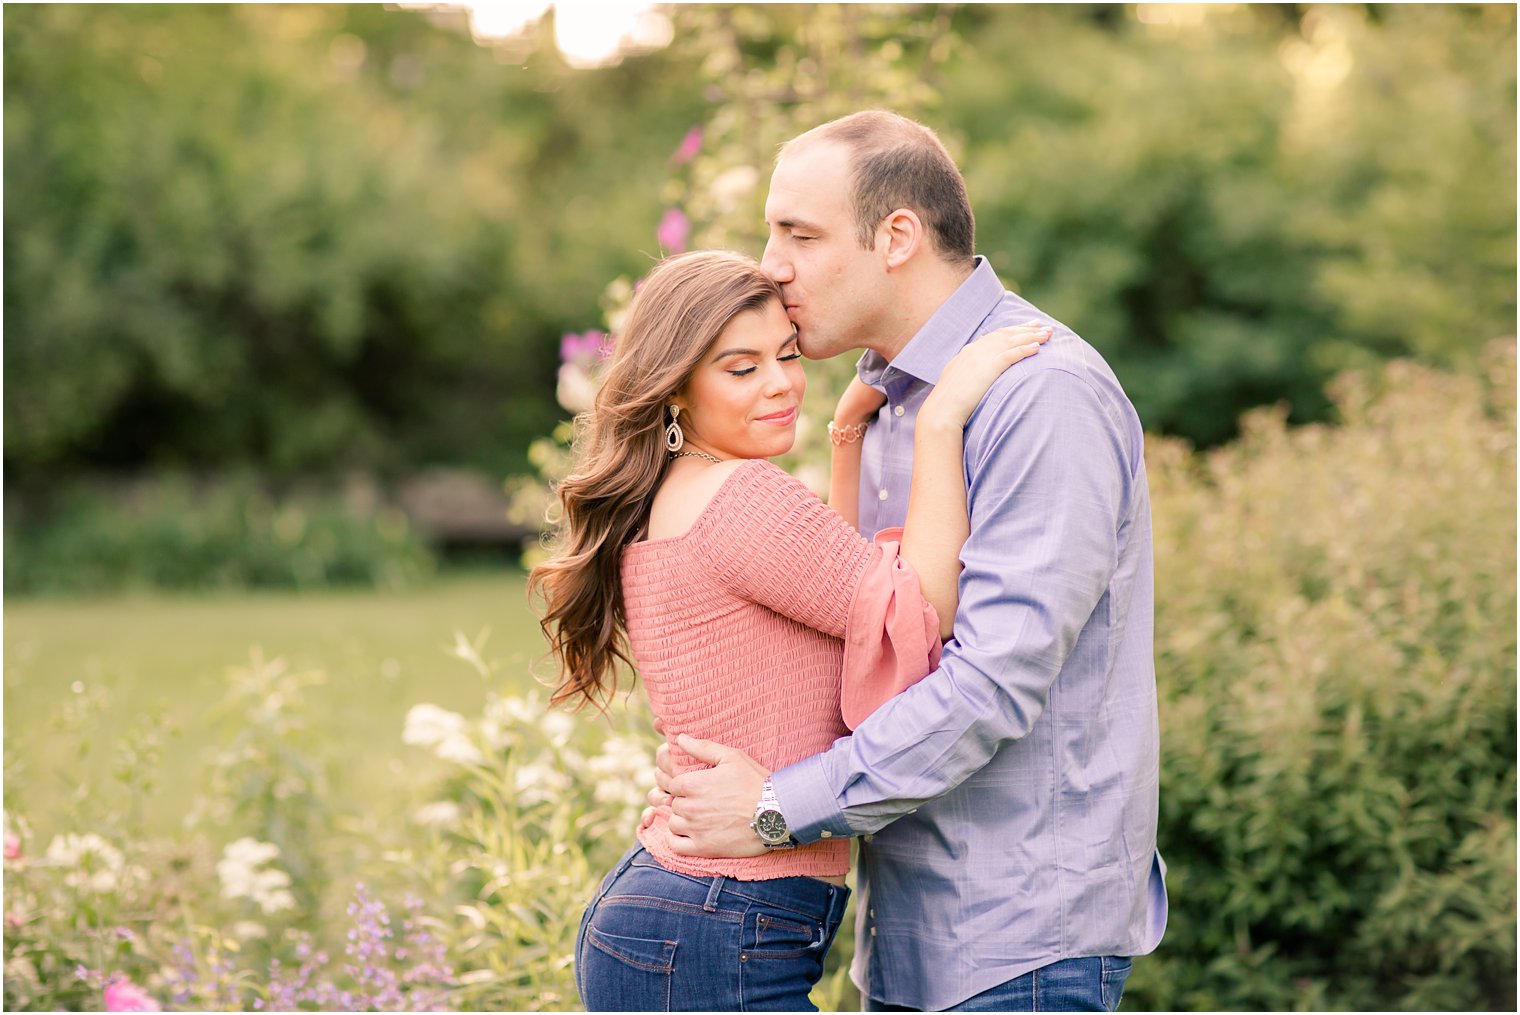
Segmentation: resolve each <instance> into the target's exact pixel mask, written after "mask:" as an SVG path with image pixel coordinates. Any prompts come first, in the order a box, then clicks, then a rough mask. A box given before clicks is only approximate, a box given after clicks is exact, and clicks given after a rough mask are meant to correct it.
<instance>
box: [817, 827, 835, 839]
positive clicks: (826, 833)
mask: <svg viewBox="0 0 1520 1015" xmlns="http://www.w3.org/2000/svg"><path fill="white" fill-rule="evenodd" d="M833 837H834V833H833V832H831V831H829V830H828V829H827V828H825V829H824V830H823V831H821V832H819V833H818V838H820V839H832V838H833Z"/></svg>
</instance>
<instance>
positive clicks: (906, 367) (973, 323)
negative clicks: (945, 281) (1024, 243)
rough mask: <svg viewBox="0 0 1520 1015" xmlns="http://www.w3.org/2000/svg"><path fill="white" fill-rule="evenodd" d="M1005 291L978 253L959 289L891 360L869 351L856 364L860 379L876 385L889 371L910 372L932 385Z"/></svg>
mask: <svg viewBox="0 0 1520 1015" xmlns="http://www.w3.org/2000/svg"><path fill="white" fill-rule="evenodd" d="M1004 292H1005V290H1004V289H1003V283H1002V281H1001V280H999V279H998V277H997V273H996V272H995V271H993V270H992V265H990V264H988V263H987V259H986V258H985V257H981V256H978V257H977V259H976V267H975V268H974V269H972V272H971V274H970V276H969V277H967V279H966V281H964V282H962V283H961V284H960V288H958V289H956V290H955V292H953V293H951V294H950V298H949V299H947V300H946V301H945V302H944V303H941V304H940V307H939V309H938V310H936V311H935V312H934V316H933V317H931V318H929V320H928V321H926V322H925V323H924V326H923V327H922V328H919V329H918V333H917V334H915V335H914V336H913V337H912V338H910V339H909V340H908V344H907V345H905V346H903V348H902V351H901V352H899V353H898V354H897V356H896V357H895V358H893V359H892V360H891V361H890V362H889V361H888V360H887V359H886V357H884V356H882V355H881V354H880V353H878V352H875V351H874V350H867V351H866V354H865V355H864V356H862V357H860V362H859V363H857V364H856V365H855V372H856V373H857V374H859V375H860V379H861V380H862V381H865V382H866V383H867V384H870V385H872V386H873V387H881V386H882V385H883V384H885V383H886V381H887V380H888V377H887V372H888V371H889V370H890V371H893V372H898V373H904V374H908V375H910V376H912V377H916V378H918V379H919V380H921V381H924V382H926V383H929V384H933V383H935V382H936V381H938V380H939V375H940V372H941V371H942V370H944V369H945V365H946V364H948V363H949V362H950V359H951V357H953V356H954V355H955V354H956V353H957V352H960V350H961V347H962V346H964V345H965V344H966V343H967V342H968V341H969V340H970V339H971V337H972V336H973V335H974V334H976V330H977V328H979V327H980V326H981V324H982V322H983V321H985V320H986V319H987V315H988V314H990V313H992V311H993V308H995V307H996V306H997V305H998V303H999V302H1000V301H1001V300H1002V299H1003V295H1004Z"/></svg>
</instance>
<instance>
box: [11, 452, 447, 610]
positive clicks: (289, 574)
mask: <svg viewBox="0 0 1520 1015" xmlns="http://www.w3.org/2000/svg"><path fill="white" fill-rule="evenodd" d="M433 566H434V562H433V557H432V554H431V552H430V551H429V550H428V549H427V548H426V547H425V546H424V545H423V543H422V541H421V540H420V538H419V537H418V535H417V534H416V533H415V532H414V531H413V530H412V529H411V528H410V527H409V525H408V523H407V520H406V516H405V515H403V514H401V513H400V512H399V511H397V510H395V509H380V510H378V511H370V512H356V511H354V510H351V509H349V508H348V507H346V506H345V505H344V504H343V503H342V502H341V500H340V499H338V498H337V497H335V496H332V495H320V496H307V497H296V496H290V497H286V498H284V499H282V500H280V501H276V500H275V499H274V498H273V497H271V496H270V495H269V494H268V493H266V492H265V491H264V490H262V489H261V488H260V485H259V484H258V483H257V482H256V481H255V480H254V479H253V478H252V477H251V476H249V475H247V474H242V475H234V476H229V477H226V478H224V479H221V480H215V481H207V482H202V483H194V482H191V481H190V480H189V479H187V478H184V477H164V478H161V479H159V480H156V481H155V482H154V483H152V484H151V485H148V486H144V487H142V488H141V489H140V490H138V491H137V492H136V493H135V494H127V493H122V492H116V493H112V492H109V491H107V490H104V489H98V488H95V487H91V486H88V485H84V484H67V485H65V486H63V487H61V488H59V489H56V490H53V491H51V492H50V493H47V494H44V495H40V496H38V497H36V498H34V499H28V500H24V501H23V500H20V499H19V498H16V497H13V498H12V500H11V511H10V512H8V517H7V518H6V525H5V589H6V591H7V592H12V593H20V594H29V593H80V592H90V593H98V592H102V591H111V590H120V589H124V588H136V587H143V586H147V587H153V588H161V589H186V590H191V589H198V590H205V589H227V588H294V589H311V588H324V587H330V586H344V585H367V586H371V587H375V588H395V587H398V586H401V585H405V584H409V583H413V582H415V581H417V580H418V579H420V578H422V577H424V576H425V575H427V574H430V573H431V572H432V570H433Z"/></svg>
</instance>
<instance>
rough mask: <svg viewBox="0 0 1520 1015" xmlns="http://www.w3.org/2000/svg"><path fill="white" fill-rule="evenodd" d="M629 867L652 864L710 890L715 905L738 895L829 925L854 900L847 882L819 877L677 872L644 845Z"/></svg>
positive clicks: (627, 861) (622, 866) (626, 856)
mask: <svg viewBox="0 0 1520 1015" xmlns="http://www.w3.org/2000/svg"><path fill="white" fill-rule="evenodd" d="M627 867H652V868H655V869H656V870H660V871H663V872H665V873H666V874H669V875H670V876H671V877H676V878H681V879H683V880H686V881H689V882H692V883H693V884H694V885H700V886H702V887H704V888H706V889H707V893H706V894H707V900H708V905H709V906H712V905H715V904H716V902H717V900H718V899H719V898H721V897H722V896H723V895H725V894H727V895H734V896H737V897H739V898H743V899H749V900H752V901H755V902H761V903H768V904H770V905H773V906H781V907H784V908H786V909H791V910H795V911H797V912H799V913H805V914H807V915H809V916H813V917H815V918H817V919H818V920H820V921H821V922H823V923H825V924H828V923H830V922H833V921H837V920H839V919H841V918H842V917H843V916H844V907H845V904H846V903H847V902H849V899H850V890H849V889H848V888H846V887H844V886H843V885H831V884H829V883H828V882H827V881H820V880H819V879H818V878H810V877H804V876H795V877H786V878H771V879H768V880H765V881H737V880H735V879H733V878H730V877H725V876H723V875H721V874H718V875H701V874H684V873H682V872H681V871H673V870H671V869H670V868H669V867H666V866H665V865H663V864H661V863H660V862H659V861H658V860H656V859H655V858H654V857H653V856H652V855H650V853H649V851H648V850H646V849H644V847H642V846H640V847H638V848H637V849H635V850H632V851H630V852H629V853H627V854H624V857H623V860H622V862H621V863H619V864H618V869H619V870H620V871H621V870H623V869H626V868H627Z"/></svg>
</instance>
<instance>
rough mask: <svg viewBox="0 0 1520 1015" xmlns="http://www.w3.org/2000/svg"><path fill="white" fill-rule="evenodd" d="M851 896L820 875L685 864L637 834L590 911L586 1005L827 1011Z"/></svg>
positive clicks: (579, 953)
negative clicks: (641, 842)
mask: <svg viewBox="0 0 1520 1015" xmlns="http://www.w3.org/2000/svg"><path fill="white" fill-rule="evenodd" d="M849 897H850V890H849V889H848V888H845V887H843V886H836V885H831V884H829V883H828V882H827V881H820V880H818V879H817V878H804V877H792V878H778V879H776V880H774V881H734V880H732V879H731V878H724V877H693V876H690V875H686V874H678V873H676V872H674V871H669V870H666V869H665V868H664V867H661V866H660V865H659V863H657V862H656V861H655V859H654V858H653V857H651V856H650V855H649V854H648V853H647V852H646V851H645V850H644V848H643V847H642V846H639V847H636V848H634V849H631V850H629V851H628V852H627V853H625V854H624V855H623V859H622V860H621V861H620V862H619V863H618V865H617V867H615V868H614V869H613V871H612V873H610V874H608V875H607V877H606V878H605V879H604V880H603V881H602V886H601V888H600V890H598V892H597V894H596V897H595V898H594V899H592V901H591V905H590V906H588V907H587V908H586V915H585V916H584V917H582V919H581V930H580V935H579V937H578V938H577V940H576V943H575V980H576V986H577V987H579V988H580V992H581V1000H582V1001H584V1002H585V1005H586V1010H587V1011H817V1010H818V1009H817V1008H816V1007H814V1006H813V1004H812V1003H811V1002H810V1001H809V1000H808V992H809V991H811V990H812V989H813V986H814V984H816V983H817V982H818V980H819V978H820V977H821V976H822V975H823V957H824V955H825V953H827V952H828V950H829V945H830V944H832V943H833V941H834V933H835V932H836V931H837V930H838V929H839V921H840V919H841V918H842V917H843V916H844V907H845V902H846V901H848V899H849Z"/></svg>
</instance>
